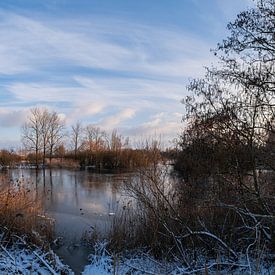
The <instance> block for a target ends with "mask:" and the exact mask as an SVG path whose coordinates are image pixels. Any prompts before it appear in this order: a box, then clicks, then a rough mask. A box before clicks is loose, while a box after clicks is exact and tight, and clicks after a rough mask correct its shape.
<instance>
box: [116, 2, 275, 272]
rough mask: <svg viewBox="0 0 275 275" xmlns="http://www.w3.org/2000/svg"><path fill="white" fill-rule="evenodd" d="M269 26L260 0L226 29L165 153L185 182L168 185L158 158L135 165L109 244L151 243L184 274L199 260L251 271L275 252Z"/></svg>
mask: <svg viewBox="0 0 275 275" xmlns="http://www.w3.org/2000/svg"><path fill="white" fill-rule="evenodd" d="M274 22H275V13H274V1H272V0H267V1H258V3H257V7H256V8H253V9H250V10H248V11H245V12H242V13H241V14H239V15H238V17H237V19H236V20H235V21H234V22H233V23H230V24H229V25H228V29H229V31H230V36H229V37H228V38H227V39H225V40H224V41H223V42H222V43H221V44H218V47H217V49H216V50H214V54H215V55H216V56H217V57H218V58H219V61H220V63H219V64H220V65H219V67H212V68H208V69H207V72H206V75H205V78H203V79H195V80H193V81H191V83H190V85H189V87H188V88H189V91H190V94H191V95H190V96H187V97H186V98H185V99H184V100H183V103H184V105H185V109H186V116H185V124H186V127H185V130H184V131H183V133H182V134H181V137H180V139H179V149H178V150H177V152H175V153H173V154H171V155H174V156H175V168H176V169H177V171H178V172H179V173H180V174H181V175H182V176H183V179H182V180H179V181H178V182H174V183H171V179H170V180H169V178H168V173H167V170H165V167H160V166H159V164H158V161H155V162H153V163H152V165H151V166H150V167H149V168H148V169H145V170H144V169H141V171H140V174H139V176H138V177H137V180H136V181H132V182H129V183H127V184H126V185H127V187H126V188H127V190H128V192H129V194H130V195H132V197H133V198H134V201H135V206H134V207H133V206H131V205H125V207H124V208H123V210H122V213H121V216H120V218H117V219H115V221H114V227H113V232H112V234H111V239H112V242H111V247H112V248H115V249H117V248H120V249H125V247H126V248H129V249H131V248H134V247H137V246H138V247H148V248H149V247H150V251H151V252H153V254H154V255H155V256H158V257H162V258H169V259H171V258H172V259H180V261H181V262H182V263H183V264H184V265H186V266H187V269H188V270H189V271H190V272H191V270H194V269H195V268H197V264H198V262H199V254H204V256H205V257H206V259H216V266H219V265H221V266H222V265H229V266H231V268H232V267H233V266H235V267H236V266H241V265H242V264H241V263H240V258H241V257H245V258H246V264H244V265H243V267H242V268H244V269H246V270H248V271H249V272H250V273H252V272H256V273H257V270H259V269H258V268H259V266H258V265H259V262H260V261H261V259H262V257H265V256H264V255H268V253H269V252H270V251H273V252H274V251H275V246H274V244H275V242H274V240H275V231H274V220H275V203H274V199H275V189H274V180H275V170H274V168H275V167H274V159H275V158H274V155H275V147H274V136H275V128H274V127H275V124H274V118H275V81H274V77H275V70H274V69H275V67H274V66H275V65H274V64H275V63H274V60H275V41H274V29H275V26H274ZM127 211H128V212H130V213H131V214H126V212H127ZM266 252H267V253H266ZM251 259H254V260H255V259H256V260H255V261H256V264H252V263H251ZM254 263H255V262H254ZM217 268H220V267H217ZM207 269H208V266H205V270H206V271H207Z"/></svg>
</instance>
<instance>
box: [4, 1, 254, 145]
mask: <svg viewBox="0 0 275 275" xmlns="http://www.w3.org/2000/svg"><path fill="white" fill-rule="evenodd" d="M251 5H252V4H251V2H250V0H230V1H229V0H135V1H134V0H47V1H46V0H43V1H42V0H1V2H0V40H1V43H0V147H3V146H5V147H6V146H11V145H12V144H14V145H18V144H19V142H20V126H21V125H22V124H23V123H24V121H25V120H26V118H27V116H28V110H29V108H31V107H34V106H43V107H48V108H50V109H53V110H56V111H57V112H58V113H60V115H62V116H63V117H64V118H65V120H66V123H67V125H68V126H69V125H71V124H73V123H74V122H75V121H77V120H82V121H83V122H84V123H92V124H95V125H98V126H100V127H102V128H103V129H105V130H107V131H110V130H111V129H113V128H116V129H118V130H119V131H120V132H121V133H122V134H124V135H127V136H130V137H132V139H137V137H143V138H145V137H147V136H155V135H157V136H158V135H161V136H162V138H163V140H164V141H165V142H166V143H167V142H168V141H169V140H172V139H173V138H174V137H176V136H177V134H179V132H180V129H181V126H182V123H181V117H182V115H183V112H184V107H183V106H182V104H181V103H180V100H181V99H182V98H183V97H184V96H185V95H186V94H187V91H186V85H187V84H188V81H189V80H190V79H192V78H196V77H200V76H203V73H204V69H203V67H204V66H206V65H210V64H212V63H213V62H215V59H214V57H213V55H212V54H211V53H210V51H209V50H210V48H215V46H216V44H217V42H219V41H221V39H223V38H225V37H226V35H227V31H226V24H227V23H228V21H230V20H232V19H234V18H235V16H236V14H237V13H239V12H240V11H242V10H244V9H245V8H247V7H248V6H251Z"/></svg>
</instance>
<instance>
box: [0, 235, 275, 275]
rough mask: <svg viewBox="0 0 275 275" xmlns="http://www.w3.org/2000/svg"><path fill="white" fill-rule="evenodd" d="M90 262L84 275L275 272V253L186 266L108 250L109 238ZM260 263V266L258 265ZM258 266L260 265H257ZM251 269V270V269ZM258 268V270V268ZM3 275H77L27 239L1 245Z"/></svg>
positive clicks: (202, 260)
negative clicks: (266, 255) (254, 257)
mask: <svg viewBox="0 0 275 275" xmlns="http://www.w3.org/2000/svg"><path fill="white" fill-rule="evenodd" d="M89 260H90V264H89V265H87V266H86V267H85V268H84V271H83V273H82V274H83V275H91V274H92V275H111V274H119V275H126V274H133V275H143V274H171V275H181V274H204V273H206V271H207V272H208V273H209V274H212V273H216V270H217V267H218V269H219V274H221V275H223V274H224V275H225V274H236V275H237V274H255V273H256V272H257V274H275V265H274V260H275V255H270V257H269V260H266V261H264V262H261V264H260V265H259V261H258V260H257V259H250V267H249V265H248V262H247V259H246V255H242V256H240V257H239V260H238V262H229V261H228V260H226V259H225V258H224V259H223V258H222V257H221V259H219V263H218V262H217V260H215V259H212V260H208V261H207V262H206V260H205V258H204V257H203V256H198V261H197V263H196V265H194V266H190V267H187V266H183V265H181V264H180V261H179V260H176V259H175V260H174V261H172V262H167V261H166V262H165V261H159V260H156V259H154V258H153V257H152V256H150V255H149V254H148V253H145V252H143V251H133V252H129V253H127V254H125V255H114V254H111V253H109V252H108V250H107V241H105V242H101V243H98V244H96V245H95V247H94V253H93V254H92V255H90V258H89ZM258 265H259V266H258ZM257 266H258V267H257ZM250 268H251V270H250ZM256 268H257V270H256ZM0 274H24V275H31V274H33V275H36V274H37V275H38V274H39V275H48V274H68V275H72V274H74V273H73V271H72V270H70V268H69V267H68V266H66V265H64V264H63V263H62V262H61V260H60V259H59V258H58V257H57V256H56V255H55V254H54V252H53V251H51V250H49V251H47V252H45V251H43V250H41V249H39V248H35V247H30V246H28V245H27V244H26V243H25V242H24V240H23V241H20V240H18V241H16V242H14V243H13V245H9V246H7V247H5V246H4V245H3V244H0Z"/></svg>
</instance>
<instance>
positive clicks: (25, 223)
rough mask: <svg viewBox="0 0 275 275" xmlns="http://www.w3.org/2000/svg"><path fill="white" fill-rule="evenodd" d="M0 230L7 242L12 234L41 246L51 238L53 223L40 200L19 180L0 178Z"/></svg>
mask: <svg viewBox="0 0 275 275" xmlns="http://www.w3.org/2000/svg"><path fill="white" fill-rule="evenodd" d="M0 188H1V191H0V221H1V222H0V230H2V232H3V233H4V236H3V237H4V238H3V239H4V240H5V241H6V242H9V241H10V239H11V236H12V235H14V234H17V235H20V236H22V235H24V236H26V237H28V238H29V239H30V241H31V242H33V243H36V244H40V245H42V244H43V243H46V242H47V241H49V240H51V238H52V236H53V221H52V220H51V219H49V218H47V217H46V216H45V215H44V213H43V209H42V205H41V200H39V198H36V197H35V194H34V193H33V192H32V191H31V190H30V189H28V188H27V187H26V186H24V182H20V181H19V180H18V181H16V182H13V181H10V180H9V179H8V177H7V176H3V175H2V176H1V178H0Z"/></svg>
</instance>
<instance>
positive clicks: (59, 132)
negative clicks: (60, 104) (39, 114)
mask: <svg viewBox="0 0 275 275" xmlns="http://www.w3.org/2000/svg"><path fill="white" fill-rule="evenodd" d="M64 129H65V123H64V120H62V119H61V118H60V116H58V114H57V113H56V112H52V113H51V114H50V119H49V138H48V146H49V157H50V162H51V160H52V156H53V152H54V150H55V149H56V148H57V147H58V146H61V145H62V139H63V138H64Z"/></svg>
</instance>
